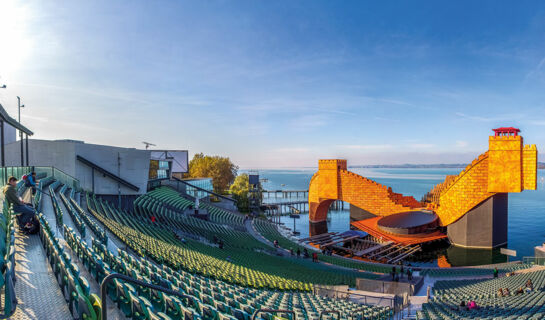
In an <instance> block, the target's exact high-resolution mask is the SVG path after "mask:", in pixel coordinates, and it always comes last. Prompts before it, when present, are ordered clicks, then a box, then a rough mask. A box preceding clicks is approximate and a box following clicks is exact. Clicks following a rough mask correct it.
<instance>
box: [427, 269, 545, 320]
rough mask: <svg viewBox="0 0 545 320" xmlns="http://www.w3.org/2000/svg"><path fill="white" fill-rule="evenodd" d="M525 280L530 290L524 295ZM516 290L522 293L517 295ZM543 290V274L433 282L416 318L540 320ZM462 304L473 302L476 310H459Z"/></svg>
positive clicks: (544, 311) (543, 311) (544, 300)
mask: <svg viewBox="0 0 545 320" xmlns="http://www.w3.org/2000/svg"><path fill="white" fill-rule="evenodd" d="M528 280H531V282H532V286H533V288H532V290H529V291H526V282H527V281H528ZM499 289H502V294H501V295H500V294H499ZM505 289H508V290H509V292H508V293H507V292H506V291H504V290H505ZM520 289H522V290H521V291H522V292H517V291H519V290H520ZM544 289H545V270H537V271H533V272H531V271H525V272H523V273H519V274H515V275H512V276H509V277H507V276H505V277H499V278H492V279H463V280H442V281H436V282H435V284H434V287H433V293H434V297H433V299H432V300H430V301H429V302H428V303H426V304H424V305H423V306H422V310H421V311H419V312H418V313H417V316H418V319H437V318H440V319H441V318H443V319H444V318H448V319H467V318H480V319H536V320H537V319H543V318H544V317H545V307H544V303H545V292H544V291H543V290H544ZM462 301H464V302H465V303H466V304H467V303H468V302H469V301H475V302H476V304H477V306H478V307H479V308H477V309H472V310H467V309H466V308H464V307H460V304H461V302H462Z"/></svg>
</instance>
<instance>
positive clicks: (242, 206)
mask: <svg viewBox="0 0 545 320" xmlns="http://www.w3.org/2000/svg"><path fill="white" fill-rule="evenodd" d="M249 189H250V184H249V179H248V175H247V174H246V173H243V174H241V175H238V176H237V177H236V178H235V182H233V184H232V185H231V188H229V192H230V193H231V195H232V196H233V199H235V200H236V201H237V207H238V211H240V212H249V211H250V200H249V199H248V192H249Z"/></svg>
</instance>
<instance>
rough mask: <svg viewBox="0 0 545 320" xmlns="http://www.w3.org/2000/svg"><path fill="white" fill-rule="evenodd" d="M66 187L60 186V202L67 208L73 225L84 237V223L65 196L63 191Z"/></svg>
mask: <svg viewBox="0 0 545 320" xmlns="http://www.w3.org/2000/svg"><path fill="white" fill-rule="evenodd" d="M67 189H68V187H67V186H66V185H63V186H62V187H61V190H60V191H59V196H60V197H61V200H62V203H63V204H64V206H65V208H66V209H67V211H68V214H69V215H70V217H71V218H72V221H73V222H74V225H75V226H76V228H78V231H79V233H80V234H81V236H82V237H84V238H85V223H84V222H83V219H82V218H81V217H80V215H79V213H78V211H76V209H74V207H73V206H72V202H71V201H69V200H68V199H67V198H66V195H65V193H66V190H67ZM59 210H61V209H60V208H59ZM61 211H62V210H61Z"/></svg>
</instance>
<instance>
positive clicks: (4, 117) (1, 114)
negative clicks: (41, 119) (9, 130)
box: [0, 104, 34, 136]
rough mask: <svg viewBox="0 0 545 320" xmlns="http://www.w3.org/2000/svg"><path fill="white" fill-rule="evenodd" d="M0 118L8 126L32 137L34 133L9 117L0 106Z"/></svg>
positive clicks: (0, 105)
mask: <svg viewBox="0 0 545 320" xmlns="http://www.w3.org/2000/svg"><path fill="white" fill-rule="evenodd" d="M0 118H2V120H3V121H5V122H7V123H8V124H9V125H10V126H12V127H14V128H15V129H17V130H19V131H22V132H24V133H25V134H27V135H29V136H32V135H34V132H32V131H30V130H29V129H28V128H27V127H25V126H23V125H22V124H20V123H19V122H18V121H17V120H15V119H13V118H12V117H10V115H9V114H8V112H7V111H6V109H4V107H3V106H2V104H0Z"/></svg>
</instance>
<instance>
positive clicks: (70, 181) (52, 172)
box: [31, 166, 80, 190]
mask: <svg viewBox="0 0 545 320" xmlns="http://www.w3.org/2000/svg"><path fill="white" fill-rule="evenodd" d="M31 168H34V171H35V172H36V174H42V173H45V174H46V175H47V176H48V177H53V178H54V179H55V180H57V181H60V182H61V183H62V184H64V185H66V186H67V187H69V188H71V189H74V190H80V184H79V180H78V179H76V178H75V177H73V176H71V175H69V174H68V173H65V172H63V171H62V170H59V169H57V168H55V167H49V166H43V167H40V166H38V167H31Z"/></svg>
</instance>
